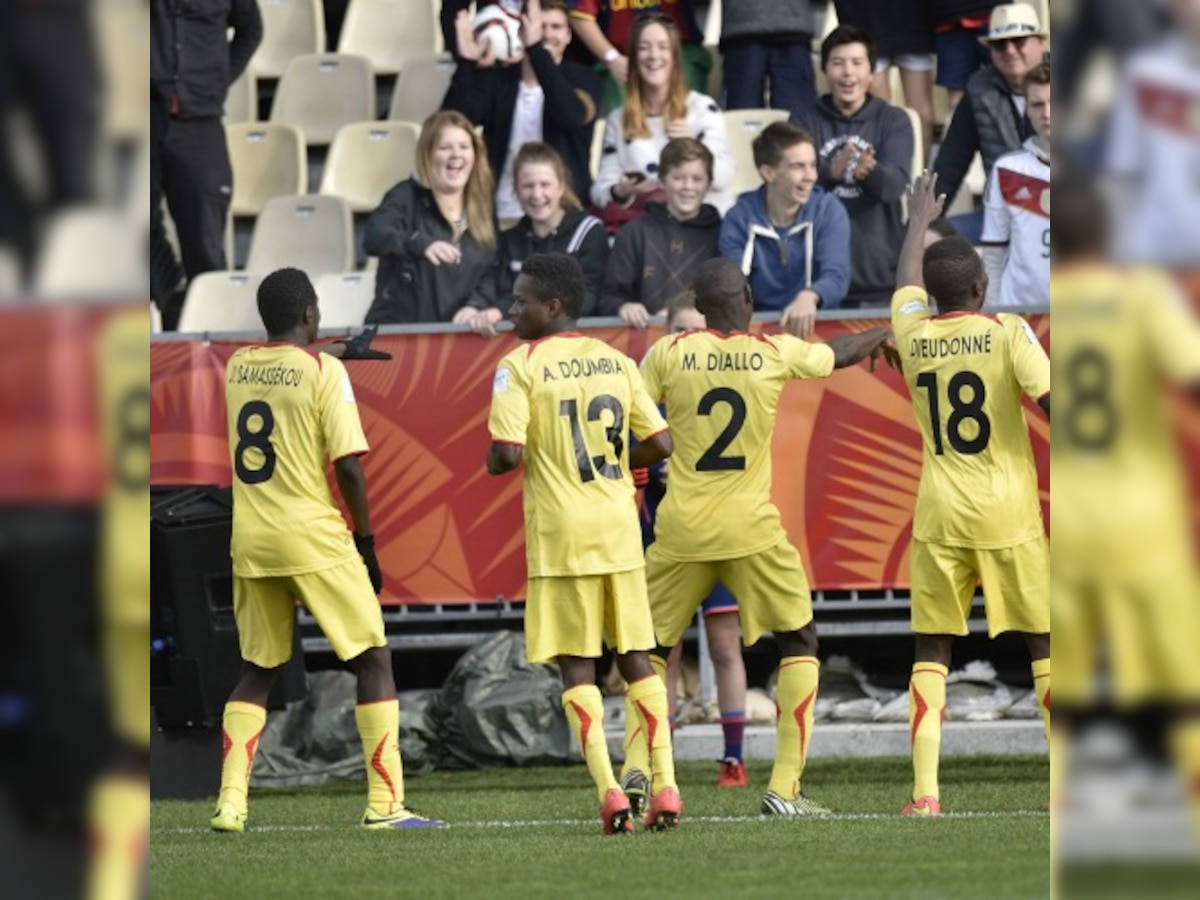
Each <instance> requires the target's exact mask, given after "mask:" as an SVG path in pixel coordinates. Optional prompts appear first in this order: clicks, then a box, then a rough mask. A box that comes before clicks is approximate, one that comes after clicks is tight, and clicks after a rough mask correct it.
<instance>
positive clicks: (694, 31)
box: [570, 0, 712, 111]
mask: <svg viewBox="0 0 1200 900" xmlns="http://www.w3.org/2000/svg"><path fill="white" fill-rule="evenodd" d="M570 2H571V27H572V28H573V29H574V30H575V34H577V35H578V36H579V40H580V42H581V43H582V44H583V45H584V46H585V47H587V49H588V50H590V51H591V52H592V55H593V56H595V57H596V60H597V68H598V69H599V70H600V71H601V72H602V73H603V74H604V109H605V111H609V110H613V109H616V108H617V107H618V106H620V105H621V104H622V103H624V102H625V97H624V91H625V90H626V87H627V84H628V81H629V75H630V72H631V70H632V65H631V57H632V56H633V48H634V46H635V45H634V40H635V38H634V31H635V30H636V26H637V23H638V22H639V21H640V20H641V19H645V18H655V17H662V18H664V19H667V20H669V21H670V22H671V23H672V24H673V25H674V26H675V27H676V28H677V29H678V30H679V36H680V39H681V41H682V47H683V64H682V66H681V67H680V69H681V71H682V72H683V74H684V78H685V79H686V81H687V85H688V87H690V88H691V89H692V90H693V91H698V92H700V93H705V92H707V91H708V73H709V72H711V71H712V57H711V56H709V55H708V50H707V49H706V48H705V47H704V32H703V31H701V30H700V25H699V23H698V22H697V21H696V11H695V10H694V9H693V8H692V7H693V4H692V0H661V2H660V0H638V2H637V4H636V5H635V4H633V3H630V2H628V0H625V2H616V3H613V2H612V0H570Z"/></svg>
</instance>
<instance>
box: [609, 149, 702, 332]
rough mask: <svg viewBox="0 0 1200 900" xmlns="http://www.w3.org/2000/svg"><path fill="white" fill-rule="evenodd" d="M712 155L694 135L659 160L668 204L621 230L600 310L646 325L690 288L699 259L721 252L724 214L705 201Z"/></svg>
mask: <svg viewBox="0 0 1200 900" xmlns="http://www.w3.org/2000/svg"><path fill="white" fill-rule="evenodd" d="M712 172H713V156H712V153H710V152H709V150H708V148H707V147H705V146H704V145H703V144H702V143H700V142H699V141H697V140H695V139H694V138H675V139H674V140H673V141H670V142H669V143H668V144H667V146H666V147H664V148H663V152H662V157H661V158H660V160H659V173H660V174H661V176H662V183H663V193H664V195H665V198H666V200H665V202H664V203H655V202H651V203H647V204H646V214H645V215H644V216H642V217H641V218H639V219H634V220H633V221H632V222H630V223H629V224H628V225H626V226H625V227H624V228H622V229H621V231H620V232H619V233H618V234H617V239H616V242H615V243H614V244H613V250H612V256H611V257H610V258H609V261H608V273H607V275H606V276H605V279H604V301H603V303H602V304H601V309H600V312H601V314H602V315H606V316H614V315H615V316H620V317H621V318H622V319H624V320H625V321H626V322H627V323H629V324H630V325H633V326H635V327H637V328H645V327H646V324H647V322H649V321H650V317H651V316H657V315H658V314H659V313H661V312H663V311H664V310H665V309H666V307H667V304H668V302H669V301H670V300H671V298H672V297H675V296H677V295H678V294H680V293H682V292H683V291H686V290H687V289H688V288H689V287H690V286H691V283H692V277H693V276H694V275H695V274H696V269H697V268H699V266H700V264H701V263H703V262H705V261H706V260H708V259H711V258H712V257H714V256H716V255H717V237H718V235H719V234H720V231H721V214H720V213H719V212H717V210H716V209H715V208H714V207H713V206H711V205H709V204H708V203H705V202H704V197H705V195H707V193H708V186H709V185H710V184H711V183H712Z"/></svg>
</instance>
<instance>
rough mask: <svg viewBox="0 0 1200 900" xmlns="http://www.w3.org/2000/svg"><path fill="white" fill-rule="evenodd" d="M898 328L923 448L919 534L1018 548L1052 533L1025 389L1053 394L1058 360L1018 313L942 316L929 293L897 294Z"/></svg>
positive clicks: (912, 289) (951, 542) (953, 542)
mask: <svg viewBox="0 0 1200 900" xmlns="http://www.w3.org/2000/svg"><path fill="white" fill-rule="evenodd" d="M892 329H893V331H894V332H895V335H896V345H897V347H898V348H899V350H900V356H901V359H902V360H903V364H904V380H905V382H906V383H907V384H908V390H909V393H911V394H912V400H913V411H914V413H915V414H916V418H917V427H918V428H919V429H920V430H921V437H922V440H923V443H924V463H923V465H922V467H921V484H920V488H919V489H918V491H917V508H916V513H915V515H914V518H913V537H914V538H916V539H917V540H919V541H925V542H928V543H935V544H945V545H947V546H951V547H975V548H978V549H982V550H995V549H1000V548H1004V547H1015V546H1016V545H1017V544H1022V543H1024V542H1025V541H1028V540H1032V539H1033V538H1036V537H1038V536H1039V535H1041V534H1043V533H1044V530H1045V529H1044V526H1043V525H1042V508H1041V503H1040V500H1039V497H1038V483H1037V469H1036V467H1035V465H1034V460H1033V449H1032V448H1031V446H1030V444H1029V428H1028V425H1027V424H1026V422H1025V414H1024V412H1023V411H1022V408H1021V393H1022V391H1024V393H1026V394H1028V395H1029V396H1030V397H1031V398H1033V399H1035V400H1036V399H1039V398H1041V397H1042V396H1043V395H1045V394H1048V393H1049V392H1050V360H1049V358H1048V357H1047V356H1046V351H1045V350H1044V349H1043V348H1042V345H1041V343H1040V342H1039V341H1038V339H1037V336H1036V335H1035V334H1034V333H1033V330H1032V329H1031V328H1030V327H1029V324H1028V323H1027V322H1026V321H1025V320H1024V319H1022V318H1021V317H1020V316H1016V315H1011V314H1000V315H991V314H988V313H977V312H950V313H946V314H944V315H934V314H933V313H932V312H931V311H930V308H929V295H928V294H926V292H925V291H924V289H922V288H919V287H916V286H909V287H904V288H901V289H900V290H898V291H896V293H895V295H894V296H893V297H892Z"/></svg>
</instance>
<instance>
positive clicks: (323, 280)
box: [316, 272, 375, 328]
mask: <svg viewBox="0 0 1200 900" xmlns="http://www.w3.org/2000/svg"><path fill="white" fill-rule="evenodd" d="M316 288H317V297H318V298H319V299H320V301H321V327H322V328H358V327H359V326H361V325H362V324H363V322H364V321H365V320H366V318H367V310H369V309H370V308H371V302H372V301H373V300H374V299H375V273H374V272H345V273H342V274H336V273H328V274H325V275H322V276H321V277H320V278H318V279H317V283H316Z"/></svg>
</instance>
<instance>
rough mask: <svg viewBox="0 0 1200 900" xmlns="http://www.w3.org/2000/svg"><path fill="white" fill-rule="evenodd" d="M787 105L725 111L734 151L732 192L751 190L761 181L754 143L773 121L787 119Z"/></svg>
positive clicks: (731, 150)
mask: <svg viewBox="0 0 1200 900" xmlns="http://www.w3.org/2000/svg"><path fill="white" fill-rule="evenodd" d="M788 116H789V113H788V111H787V110H786V109H730V110H726V111H725V135H726V139H727V140H728V141H729V150H730V152H731V153H732V154H733V165H734V176H733V186H732V190H733V194H734V196H735V197H736V196H737V195H738V194H740V193H742V192H743V191H752V190H754V189H755V188H757V187H758V186H759V185H760V184H762V179H761V178H760V177H759V175H758V167H757V166H755V165H754V149H753V147H752V146H751V144H753V142H754V139H755V138H756V137H758V133H759V132H760V131H762V130H763V129H764V128H766V127H767V126H768V125H770V124H771V123H772V122H785V121H787V118H788Z"/></svg>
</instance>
